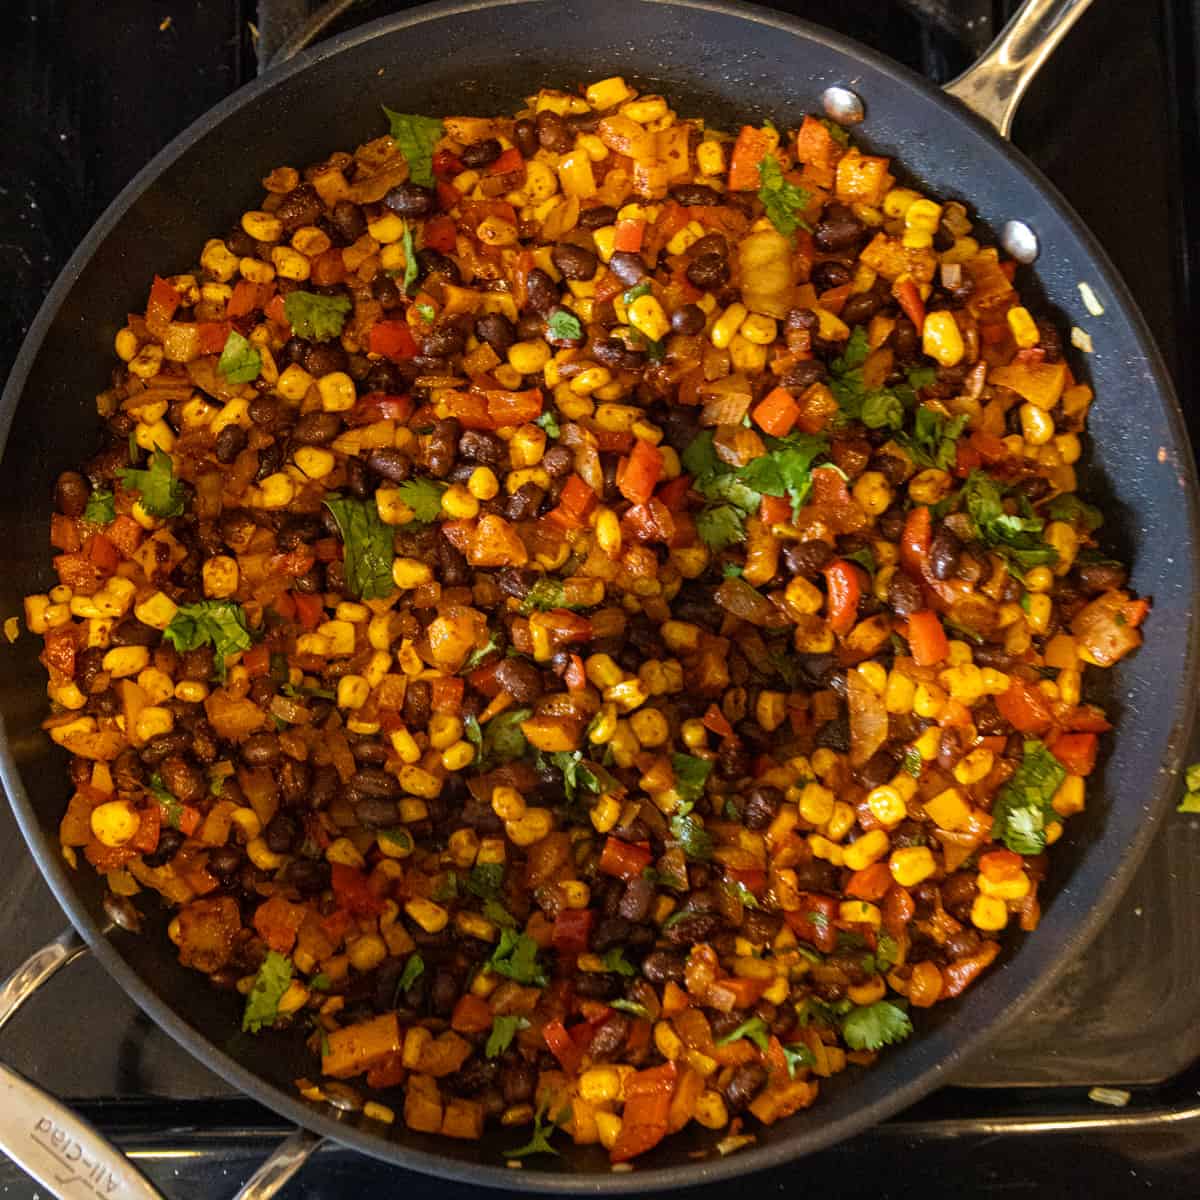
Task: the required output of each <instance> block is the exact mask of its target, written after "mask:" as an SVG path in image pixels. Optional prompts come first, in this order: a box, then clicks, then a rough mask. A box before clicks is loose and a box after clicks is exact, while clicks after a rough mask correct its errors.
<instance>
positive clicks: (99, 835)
mask: <svg viewBox="0 0 1200 1200" xmlns="http://www.w3.org/2000/svg"><path fill="white" fill-rule="evenodd" d="M141 823H142V822H141V818H140V817H139V816H138V814H137V813H136V812H135V811H134V809H133V807H132V806H131V805H129V804H127V803H126V802H125V801H124V800H109V801H108V802H107V803H105V804H98V805H96V807H95V808H93V809H92V815H91V825H92V832H93V833H94V834H95V835H96V839H97V841H99V842H101V843H102V844H103V845H105V846H111V847H113V848H114V849H115V848H116V847H118V846H123V845H125V843H126V842H127V841H129V839H130V838H132V837H133V836H134V834H136V833H137V831H138V827H139V826H140V825H141Z"/></svg>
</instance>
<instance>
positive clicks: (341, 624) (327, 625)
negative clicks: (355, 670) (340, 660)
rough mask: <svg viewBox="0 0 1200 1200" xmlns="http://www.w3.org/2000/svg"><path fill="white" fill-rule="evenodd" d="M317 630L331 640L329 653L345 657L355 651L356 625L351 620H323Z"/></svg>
mask: <svg viewBox="0 0 1200 1200" xmlns="http://www.w3.org/2000/svg"><path fill="white" fill-rule="evenodd" d="M317 632H318V633H319V634H320V635H321V636H322V637H324V638H327V639H328V641H329V651H328V653H329V654H331V655H334V656H336V657H345V656H346V655H350V654H353V653H354V625H353V623H352V622H350V621H323V622H322V623H321V624H320V625H318V626H317Z"/></svg>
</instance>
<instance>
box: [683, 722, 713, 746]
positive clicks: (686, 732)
mask: <svg viewBox="0 0 1200 1200" xmlns="http://www.w3.org/2000/svg"><path fill="white" fill-rule="evenodd" d="M679 735H680V737H682V738H683V744H684V745H685V746H687V747H688V748H689V749H691V750H703V749H705V748H706V747H707V745H708V730H707V729H705V728H704V722H703V721H700V720H699V719H697V718H692V719H690V720H687V721H684V722H683V724H682V725H680V727H679Z"/></svg>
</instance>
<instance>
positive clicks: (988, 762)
mask: <svg viewBox="0 0 1200 1200" xmlns="http://www.w3.org/2000/svg"><path fill="white" fill-rule="evenodd" d="M995 762H996V756H995V755H994V754H993V753H992V752H991V751H990V750H987V749H984V748H983V747H982V746H981V747H980V748H979V749H978V750H972V751H971V753H970V754H968V755H966V756H965V757H964V758H961V759H959V761H958V763H957V764H956V765H955V767H954V778H955V780H956V781H957V782H958V783H961V784H962V785H963V787H970V785H971V784H973V783H979V782H980V781H981V780H983V779H986V778H987V777H988V775H989V774H991V770H992V767H993V766H994V765H995Z"/></svg>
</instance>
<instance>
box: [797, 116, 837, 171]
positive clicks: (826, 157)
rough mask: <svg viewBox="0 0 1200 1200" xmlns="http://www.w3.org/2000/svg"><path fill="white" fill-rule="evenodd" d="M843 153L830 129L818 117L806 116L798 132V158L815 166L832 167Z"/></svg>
mask: <svg viewBox="0 0 1200 1200" xmlns="http://www.w3.org/2000/svg"><path fill="white" fill-rule="evenodd" d="M841 155H842V148H841V147H840V146H839V145H838V144H837V142H835V141H834V140H833V135H832V134H831V133H830V132H829V130H828V129H827V128H826V127H825V126H824V125H823V124H822V123H821V122H820V121H819V120H818V119H817V118H816V117H811V116H810V117H805V118H804V123H803V124H802V125H801V126H800V129H799V132H798V133H797V134H796V158H797V159H798V160H799V161H800V162H802V163H811V164H812V165H813V166H815V167H832V166H833V165H834V164H835V163H836V162H837V160H838V159H839V158H840V157H841Z"/></svg>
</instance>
